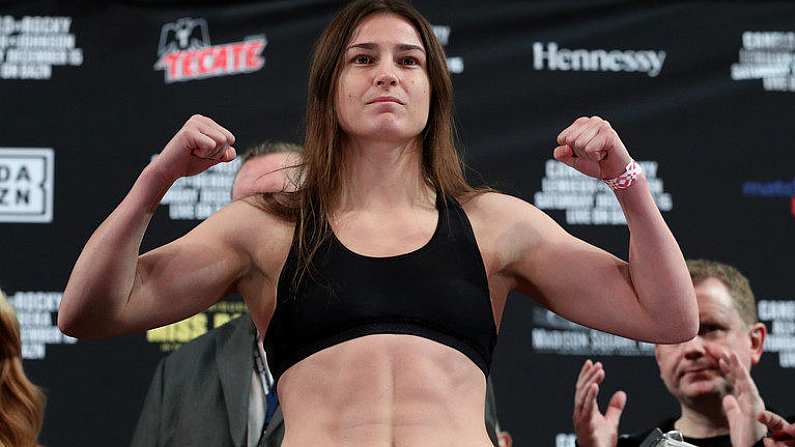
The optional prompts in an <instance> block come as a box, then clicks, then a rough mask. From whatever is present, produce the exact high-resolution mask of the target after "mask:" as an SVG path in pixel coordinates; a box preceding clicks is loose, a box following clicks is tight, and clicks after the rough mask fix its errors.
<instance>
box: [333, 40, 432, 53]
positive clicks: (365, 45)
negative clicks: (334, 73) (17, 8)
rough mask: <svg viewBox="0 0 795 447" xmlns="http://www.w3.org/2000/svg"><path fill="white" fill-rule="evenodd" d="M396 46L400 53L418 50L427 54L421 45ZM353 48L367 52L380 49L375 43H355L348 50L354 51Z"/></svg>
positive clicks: (405, 44)
mask: <svg viewBox="0 0 795 447" xmlns="http://www.w3.org/2000/svg"><path fill="white" fill-rule="evenodd" d="M395 46H396V47H397V49H398V50H400V51H411V50H417V51H421V52H423V53H425V50H424V49H423V48H422V47H421V46H419V45H414V44H409V43H401V44H397V45H395ZM353 48H362V49H365V50H375V49H378V44H377V43H374V42H362V43H355V44H353V45H351V46H349V47H348V50H350V49H353Z"/></svg>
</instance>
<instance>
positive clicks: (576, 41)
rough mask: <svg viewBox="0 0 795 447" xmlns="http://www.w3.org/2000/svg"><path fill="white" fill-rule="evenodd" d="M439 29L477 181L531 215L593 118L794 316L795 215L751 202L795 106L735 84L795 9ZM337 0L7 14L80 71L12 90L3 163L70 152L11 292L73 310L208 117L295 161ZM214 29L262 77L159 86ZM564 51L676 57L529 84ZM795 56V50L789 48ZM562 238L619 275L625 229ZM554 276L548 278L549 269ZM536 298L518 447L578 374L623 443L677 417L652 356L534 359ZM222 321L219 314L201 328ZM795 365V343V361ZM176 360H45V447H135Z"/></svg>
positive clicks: (503, 403)
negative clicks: (51, 20)
mask: <svg viewBox="0 0 795 447" xmlns="http://www.w3.org/2000/svg"><path fill="white" fill-rule="evenodd" d="M415 4H416V6H417V7H418V9H420V11H422V12H423V13H424V14H425V15H426V16H427V17H428V18H429V20H430V21H431V22H432V23H433V24H434V25H443V26H449V27H450V36H449V41H448V43H447V45H446V51H447V53H448V56H450V57H459V58H461V59H462V60H463V62H464V70H463V72H461V73H456V74H453V75H452V78H453V83H454V86H455V89H456V112H457V121H458V130H459V135H460V146H461V149H462V151H463V152H464V154H465V159H466V162H467V164H468V165H469V167H470V168H471V173H472V178H473V180H474V181H476V182H480V181H483V182H486V183H488V184H490V185H492V186H494V187H496V188H497V189H500V190H502V191H504V192H506V193H509V194H513V195H516V196H518V197H521V198H522V199H525V200H527V201H530V202H532V201H533V197H534V194H535V193H536V192H539V191H541V179H542V178H543V177H544V174H545V163H546V161H547V160H549V159H550V158H552V150H553V148H554V146H555V143H554V141H555V137H556V136H557V134H558V133H559V132H560V131H561V130H562V129H563V128H565V127H566V126H568V125H569V124H570V123H571V122H572V121H573V120H574V119H575V118H577V117H578V116H581V115H599V116H603V117H605V118H607V119H609V120H610V122H611V124H612V125H613V126H614V127H615V128H616V129H617V130H618V131H619V133H620V135H621V137H622V139H623V141H624V142H625V143H626V144H627V146H628V148H629V149H630V152H631V153H632V154H633V156H634V157H635V158H636V159H638V160H651V161H656V162H657V163H658V165H659V167H658V178H660V179H662V180H663V182H664V190H665V192H667V193H669V194H670V195H671V197H672V199H673V208H672V209H671V210H670V211H667V212H665V213H664V216H665V218H666V220H667V221H668V223H669V225H670V227H671V229H672V231H673V232H674V234H675V235H676V236H677V239H678V241H679V243H680V245H681V246H682V248H683V251H684V252H685V255H686V256H687V257H689V258H709V259H717V260H721V261H724V262H727V263H730V264H732V265H735V266H737V267H738V268H739V269H740V270H741V271H743V272H744V273H745V274H746V275H747V276H748V277H749V278H750V280H751V283H752V286H753V288H754V290H755V292H756V294H757V297H758V299H761V300H795V292H793V288H792V281H791V275H792V266H793V265H795V240H794V239H793V234H794V233H793V230H795V228H794V227H795V216H794V215H793V214H792V211H791V207H792V205H791V203H790V202H791V200H792V199H791V198H789V197H772V198H760V197H748V196H745V195H743V193H742V185H743V183H744V182H747V181H759V182H773V181H777V180H788V179H792V177H793V175H795V173H794V171H793V168H792V167H793V165H795V163H793V155H792V144H791V140H792V139H791V133H792V131H791V125H790V123H789V122H790V121H791V116H793V112H795V102H794V101H793V98H795V96H794V95H795V92H770V91H765V90H764V89H763V87H762V81H761V80H758V79H757V80H746V81H734V80H732V79H731V76H730V68H731V65H732V64H734V63H736V62H737V61H738V52H739V50H740V49H741V48H742V34H743V33H744V32H746V31H795V28H794V27H793V26H792V23H795V6H794V5H793V4H792V3H790V2H772V1H771V2H623V1H598V2H577V1H536V2H507V1H506V2H482V1H471V0H466V1H457V2H449V1H431V0H422V1H419V0H418V1H417V2H415ZM339 5H340V2H337V1H241V2H216V1H193V2H191V1H129V2H119V1H117V2H57V1H33V2H30V1H26V2H20V1H3V2H0V20H1V19H2V16H13V17H15V18H16V19H20V18H21V17H23V16H67V17H71V18H72V25H71V29H70V32H71V33H73V34H74V35H75V38H76V46H77V47H79V48H81V49H82V50H83V55H84V62H83V64H82V65H81V66H77V67H70V66H65V67H53V73H52V78H51V79H49V80H35V81H34V80H5V79H0V111H2V117H3V119H2V120H0V148H4V147H33V148H36V147H48V148H53V149H54V152H55V203H54V218H53V221H52V222H51V223H47V224H32V223H1V224H0V226H1V227H2V228H0V230H2V231H0V243H2V248H3V250H4V252H5V253H7V254H10V255H7V256H4V257H3V258H2V259H0V287H2V288H3V289H4V290H5V291H6V292H7V293H8V294H9V295H14V294H15V293H18V292H30V291H52V292H60V291H62V290H63V287H64V285H65V283H66V280H67V278H68V275H69V272H70V270H71V268H72V266H73V265H74V261H75V260H76V258H77V256H78V255H79V253H80V250H81V248H82V246H83V244H84V243H85V241H86V239H87V238H88V237H89V236H90V234H91V232H92V231H93V230H94V229H95V228H96V226H97V225H98V224H99V222H101V221H102V219H104V217H105V216H107V215H108V213H110V212H111V211H112V210H113V208H114V207H115V206H116V205H117V204H118V202H119V201H120V200H121V198H122V197H123V196H124V194H125V193H126V191H128V189H129V188H130V186H131V185H132V183H133V182H134V181H135V178H136V176H137V175H138V173H139V172H140V171H141V169H143V167H144V166H145V165H146V164H147V163H148V161H149V160H150V158H151V156H152V155H154V154H156V153H157V152H158V151H159V150H160V149H161V148H162V147H163V145H165V144H166V143H167V142H168V140H169V139H170V138H171V136H172V135H173V134H174V132H175V131H176V130H177V129H178V128H179V127H180V126H181V125H182V124H183V123H184V121H185V120H186V119H187V118H188V117H189V116H190V115H191V114H194V113H201V114H205V115H208V116H211V117H213V118H214V119H216V121H218V122H219V123H221V124H222V125H224V126H226V127H227V128H229V129H230V130H232V131H233V132H234V133H235V135H236V137H237V140H238V143H237V146H238V149H239V150H242V149H244V148H245V147H247V146H250V145H253V144H255V143H258V142H260V141H263V140H287V141H294V142H301V140H302V133H303V130H302V129H303V122H304V104H305V99H306V86H305V85H306V79H307V68H308V64H309V58H310V54H311V50H312V46H313V43H314V40H315V39H316V38H317V36H319V34H320V32H321V31H322V29H323V28H324V26H325V25H326V24H327V23H328V22H329V20H330V19H331V18H332V17H333V14H334V12H335V11H336V10H337V8H338V7H339ZM183 17H190V18H202V19H204V20H206V21H207V24H208V30H209V37H210V43H211V44H212V45H219V44H224V43H231V42H238V41H241V40H243V39H245V38H246V37H248V36H252V35H265V36H266V37H267V40H268V43H267V46H266V47H265V49H264V50H263V52H262V56H263V57H264V59H265V66H264V67H263V68H262V69H261V70H259V71H256V72H253V73H247V74H237V75H231V76H222V77H216V78H207V79H201V80H191V81H185V82H175V83H170V84H168V83H166V82H164V73H163V71H159V70H155V69H154V65H155V62H156V61H157V59H158V54H157V51H158V42H159V38H160V32H161V29H162V27H163V26H164V25H166V24H168V23H172V22H174V21H176V20H178V19H180V18H183ZM534 42H541V43H549V42H555V43H557V45H558V46H559V47H560V48H568V49H587V50H597V49H604V50H613V49H617V50H622V51H625V50H634V51H638V50H655V51H665V53H666V58H665V60H664V64H663V68H662V71H661V72H660V73H659V75H657V76H654V77H651V76H648V75H646V74H644V73H624V72H602V71H590V72H587V71H560V70H555V71H552V70H548V69H543V70H538V69H535V68H534V54H533V43H534ZM790 52H793V51H790ZM548 213H549V214H550V215H551V216H552V217H553V218H554V219H555V220H556V221H558V222H559V223H560V224H561V225H563V226H564V227H565V228H566V229H567V230H568V231H570V232H571V233H573V234H574V235H576V236H578V237H580V238H583V239H585V240H587V241H589V242H591V243H593V244H595V245H597V246H600V247H603V248H605V249H607V250H609V251H611V252H612V253H615V254H617V255H619V256H622V257H626V254H627V253H626V251H627V231H626V227H625V226H621V225H617V226H616V225H599V226H596V225H568V224H566V218H565V212H564V211H557V210H551V211H548ZM197 223H198V222H197V221H195V220H187V221H186V220H172V219H170V217H169V214H168V207H166V206H162V207H160V208H159V209H158V211H157V212H156V214H155V216H154V218H153V220H152V226H151V229H150V231H149V232H148V234H147V236H146V238H145V241H144V249H149V248H152V247H156V246H158V245H160V244H163V243H166V242H168V241H170V240H173V239H175V238H177V237H179V236H180V235H182V234H184V233H185V232H187V231H189V230H190V229H191V228H192V227H193V226H195V225H196V224H197ZM549 262H554V260H550V261H549ZM536 309H537V308H536V306H535V305H534V304H533V301H532V297H529V298H528V297H524V296H521V295H516V296H512V297H511V298H510V300H509V304H508V306H507V307H506V311H505V315H504V319H503V324H502V328H501V334H500V340H499V344H498V347H497V353H496V360H495V365H494V372H493V375H494V382H495V385H496V391H497V400H498V407H499V416H500V422H501V425H502V426H503V428H504V429H506V430H508V431H510V432H511V434H512V435H513V438H514V441H515V445H516V446H531V445H554V444H555V443H556V439H559V438H557V437H558V434H560V433H570V432H571V431H572V428H571V425H570V414H571V401H572V398H573V385H574V381H575V379H576V376H577V373H578V371H579V368H580V366H581V365H582V362H583V361H584V360H585V359H586V358H589V357H590V358H595V359H598V360H600V361H602V362H604V364H605V366H606V370H607V372H608V378H607V381H606V383H605V385H604V387H603V389H602V393H601V401H603V404H604V403H606V401H607V399H608V398H609V396H610V395H611V394H612V393H613V392H614V391H615V390H617V389H624V390H625V391H627V393H628V394H629V402H628V406H627V409H626V411H625V413H624V416H623V419H622V431H634V430H640V429H642V428H645V427H647V426H649V425H650V424H652V423H654V422H656V421H658V420H660V419H662V418H663V417H666V416H669V415H672V414H674V413H675V412H676V411H677V404H676V402H675V401H674V400H673V399H672V398H671V397H670V396H668V394H667V393H666V391H665V389H664V387H663V385H662V383H661V382H660V380H659V378H658V371H657V367H656V365H655V362H654V358H653V356H650V355H641V356H621V355H606V356H598V355H592V354H587V353H581V354H562V353H555V352H541V351H539V350H537V349H535V348H534V346H533V344H532V331H533V329H534V328H536V327H537V324H536V323H535V322H534V319H533V315H534V312H535V311H536ZM208 315H210V316H211V315H212V311H211V312H209V313H208ZM790 349H792V350H795V346H790ZM167 351H168V349H167V347H166V346H164V345H161V344H158V343H153V342H150V341H148V340H147V337H146V335H144V334H137V335H132V336H128V337H122V338H116V339H113V340H108V341H99V342H84V341H79V342H77V343H75V344H48V345H47V346H46V356H45V357H44V358H43V359H29V360H26V361H25V367H26V370H27V372H28V373H29V375H30V376H31V378H32V379H33V380H34V382H36V383H38V384H40V385H41V386H42V387H43V388H44V389H45V390H46V392H47V395H48V407H47V414H46V422H45V427H44V432H43V433H42V437H41V441H42V443H43V444H44V445H47V446H54V447H58V446H70V445H86V446H91V445H126V444H127V443H128V442H129V439H130V435H131V432H132V430H133V427H134V424H135V422H136V420H137V417H138V412H139V410H140V406H141V403H142V401H143V396H144V392H145V390H146V388H147V387H148V384H149V380H150V378H151V375H152V373H153V369H154V366H155V365H156V363H157V361H158V360H159V359H160V358H161V357H162V356H163V355H164V354H165V353H166V352H167ZM754 375H755V377H756V379H757V381H758V383H759V385H760V389H761V391H762V394H763V396H764V397H765V399H766V402H767V404H768V405H769V406H773V407H776V408H779V409H781V410H782V411H784V412H788V413H792V412H793V411H795V410H793V408H792V406H791V402H790V400H791V398H790V396H789V394H788V393H786V392H782V390H786V389H789V388H790V387H788V384H789V383H791V382H792V380H793V378H795V376H793V369H791V368H783V367H781V366H780V362H779V358H778V354H777V353H773V352H771V353H768V354H766V355H765V356H764V357H763V360H762V362H761V363H760V365H758V366H757V367H755V368H754Z"/></svg>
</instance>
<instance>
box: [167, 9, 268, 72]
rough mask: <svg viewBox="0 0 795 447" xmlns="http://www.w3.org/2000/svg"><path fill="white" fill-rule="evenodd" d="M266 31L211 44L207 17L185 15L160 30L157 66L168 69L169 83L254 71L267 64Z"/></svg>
mask: <svg viewBox="0 0 795 447" xmlns="http://www.w3.org/2000/svg"><path fill="white" fill-rule="evenodd" d="M267 44H268V40H267V39H266V38H265V36H264V35H256V36H249V37H247V38H246V39H245V40H242V41H240V42H232V43H225V44H220V45H211V44H210V34H209V31H208V27H207V21H206V20H204V19H191V18H182V19H179V20H177V21H176V22H174V23H168V24H166V25H164V26H163V28H162V29H161V30H160V44H159V46H158V51H157V54H158V56H159V58H158V60H157V62H156V63H155V70H163V71H164V72H165V80H166V83H171V82H177V81H191V80H194V79H204V78H211V77H218V76H228V75H236V74H241V73H251V72H255V71H258V70H260V69H262V67H264V66H265V58H263V57H262V50H264V49H265V46H266V45H267Z"/></svg>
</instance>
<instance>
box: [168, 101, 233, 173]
mask: <svg viewBox="0 0 795 447" xmlns="http://www.w3.org/2000/svg"><path fill="white" fill-rule="evenodd" d="M234 143H235V136H234V135H232V132H229V131H228V130H226V129H225V128H223V127H222V126H220V125H219V124H218V123H216V122H215V121H213V120H212V119H210V118H207V117H206V116H202V115H193V116H192V117H190V118H189V119H188V121H187V122H185V125H184V126H182V129H180V130H179V131H178V132H177V133H176V135H174V137H173V138H172V139H171V141H169V142H168V144H166V147H165V148H164V149H163V152H161V153H160V155H159V156H158V157H157V158H155V160H154V161H153V164H154V165H155V166H154V167H156V169H157V171H158V172H160V173H161V174H162V175H163V176H165V177H167V178H169V179H170V180H172V181H176V180H177V179H178V178H180V177H189V176H191V175H196V174H198V173H200V172H203V171H206V170H207V169H209V168H210V167H211V166H213V165H216V164H218V163H221V162H225V161H232V160H234V159H235V155H236V154H235V148H234V147H233V146H232V145H233V144H234Z"/></svg>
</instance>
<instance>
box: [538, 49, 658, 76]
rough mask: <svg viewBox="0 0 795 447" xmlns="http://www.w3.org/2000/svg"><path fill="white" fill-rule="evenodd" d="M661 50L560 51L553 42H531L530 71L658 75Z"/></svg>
mask: <svg viewBox="0 0 795 447" xmlns="http://www.w3.org/2000/svg"><path fill="white" fill-rule="evenodd" d="M665 56H666V55H665V51H661V50H586V49H582V48H578V49H574V50H572V49H569V48H560V47H559V46H558V44H557V42H546V43H544V42H533V68H534V69H536V70H549V71H595V72H624V73H645V74H646V75H648V76H649V77H651V78H654V77H656V76H657V75H659V74H660V72H661V71H662V69H663V63H664V62H665Z"/></svg>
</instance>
